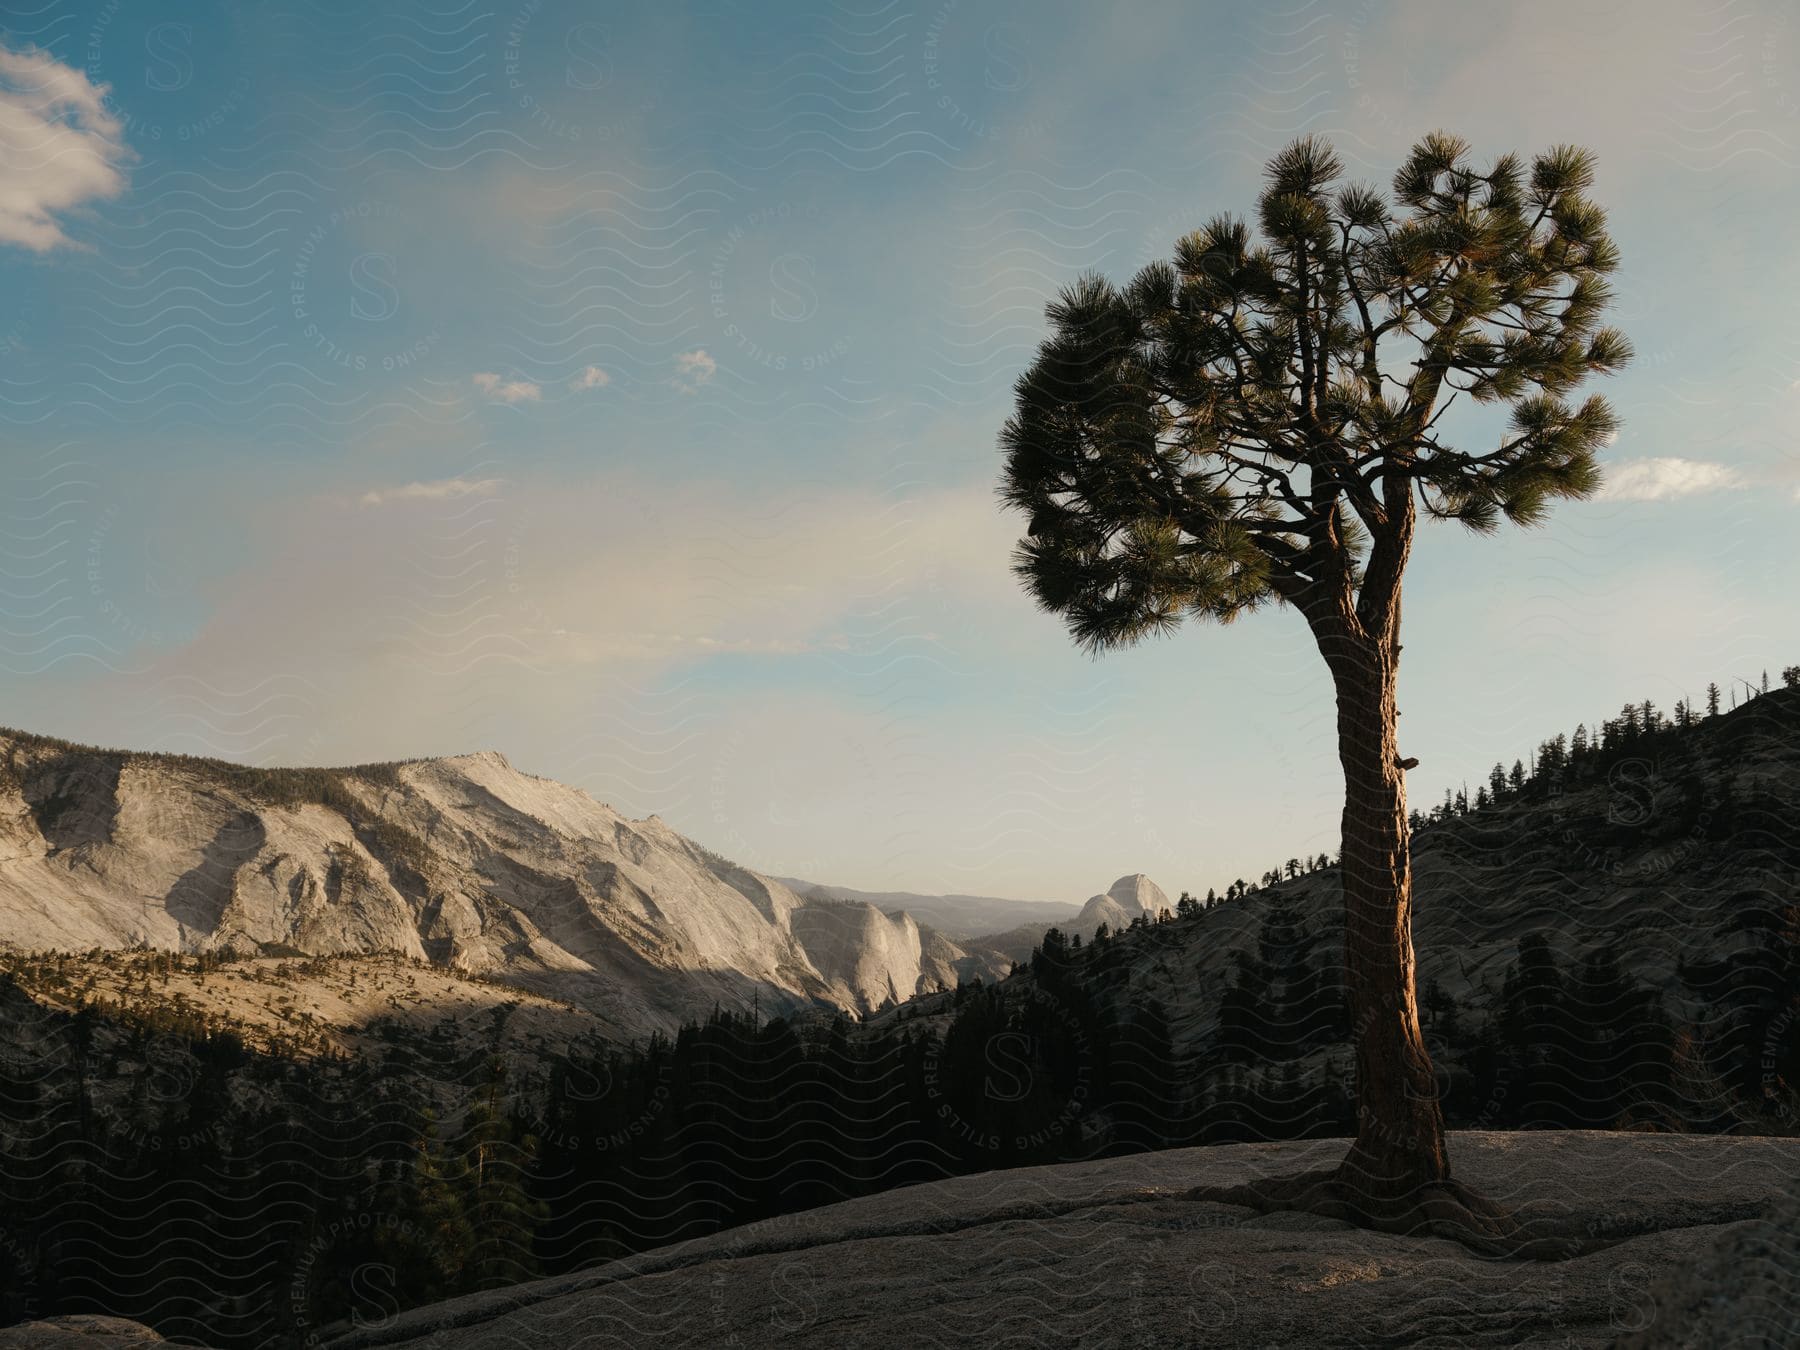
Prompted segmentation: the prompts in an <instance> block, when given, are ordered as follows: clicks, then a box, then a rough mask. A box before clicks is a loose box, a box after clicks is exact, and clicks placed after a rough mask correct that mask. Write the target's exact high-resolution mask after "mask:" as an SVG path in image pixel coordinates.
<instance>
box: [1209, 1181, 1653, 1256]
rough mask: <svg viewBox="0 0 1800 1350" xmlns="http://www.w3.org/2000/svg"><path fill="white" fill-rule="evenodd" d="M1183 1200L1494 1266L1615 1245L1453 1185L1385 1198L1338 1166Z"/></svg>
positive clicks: (1430, 1186)
mask: <svg viewBox="0 0 1800 1350" xmlns="http://www.w3.org/2000/svg"><path fill="white" fill-rule="evenodd" d="M1357 1176H1358V1178H1360V1176H1361V1174H1357ZM1387 1189H1388V1188H1383V1190H1387ZM1187 1198H1188V1199H1190V1200H1205V1201H1211V1202H1213V1203H1215V1204H1221V1205H1243V1206H1246V1207H1247V1208H1250V1209H1254V1210H1257V1211H1259V1212H1261V1213H1265V1214H1267V1213H1271V1212H1273V1211H1276V1210H1299V1211H1301V1212H1303V1213H1307V1214H1316V1215H1319V1216H1320V1217H1321V1218H1327V1219H1339V1220H1342V1221H1344V1222H1346V1223H1353V1224H1355V1225H1356V1226H1357V1227H1359V1228H1371V1229H1374V1230H1375V1231H1377V1232H1382V1233H1400V1234H1404V1235H1406V1236H1409V1237H1426V1236H1429V1237H1442V1238H1449V1239H1451V1240H1453V1241H1456V1242H1460V1243H1461V1244H1462V1245H1463V1246H1465V1247H1467V1248H1469V1250H1471V1251H1473V1252H1475V1253H1477V1254H1478V1255H1481V1256H1485V1257H1489V1258H1492V1259H1495V1260H1524V1261H1566V1260H1569V1259H1570V1258H1572V1257H1576V1256H1584V1255H1586V1254H1587V1253H1589V1252H1592V1251H1598V1250H1599V1249H1601V1248H1602V1247H1610V1246H1612V1245H1613V1243H1614V1242H1615V1241H1617V1240H1618V1239H1617V1238H1607V1239H1600V1238H1594V1237H1591V1236H1589V1235H1587V1234H1585V1233H1581V1234H1576V1233H1572V1232H1570V1231H1569V1229H1570V1225H1569V1224H1568V1223H1567V1222H1566V1221H1558V1220H1556V1219H1554V1218H1550V1217H1532V1218H1526V1217H1523V1216H1520V1215H1516V1214H1512V1213H1509V1212H1508V1211H1507V1210H1505V1209H1504V1208H1502V1207H1501V1206H1500V1205H1498V1204H1496V1203H1495V1202H1494V1201H1492V1200H1490V1199H1488V1197H1486V1196H1485V1195H1482V1194H1481V1193H1480V1192H1479V1191H1476V1190H1472V1189H1470V1188H1469V1187H1467V1186H1465V1185H1463V1184H1462V1183H1461V1182H1460V1181H1456V1180H1444V1181H1432V1182H1425V1183H1422V1184H1420V1185H1418V1186H1415V1187H1413V1188H1411V1189H1410V1190H1400V1191H1397V1192H1394V1193H1389V1194H1376V1193H1372V1192H1371V1189H1370V1188H1369V1187H1367V1186H1366V1185H1358V1184H1357V1179H1353V1178H1352V1177H1350V1176H1346V1174H1345V1169H1344V1168H1342V1167H1338V1168H1328V1169H1326V1170H1323V1171H1318V1172H1304V1173H1301V1174H1300V1175H1298V1176H1291V1177H1267V1178H1263V1179H1261V1180H1257V1181H1251V1182H1246V1183H1244V1184H1243V1185H1241V1186H1198V1187H1195V1188H1194V1189H1193V1190H1192V1191H1189V1192H1188V1196H1187Z"/></svg>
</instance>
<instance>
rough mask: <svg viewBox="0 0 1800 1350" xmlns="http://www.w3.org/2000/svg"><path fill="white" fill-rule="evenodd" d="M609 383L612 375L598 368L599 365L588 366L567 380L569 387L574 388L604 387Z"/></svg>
mask: <svg viewBox="0 0 1800 1350" xmlns="http://www.w3.org/2000/svg"><path fill="white" fill-rule="evenodd" d="M611 383H612V376H610V375H608V374H607V373H606V372H605V371H604V370H602V369H600V367H599V366H589V367H588V368H587V369H586V370H584V371H582V372H581V374H579V375H577V376H576V377H575V378H574V379H572V380H570V381H569V388H571V389H575V390H582V389H604V388H606V386H607V385H609V384H611Z"/></svg>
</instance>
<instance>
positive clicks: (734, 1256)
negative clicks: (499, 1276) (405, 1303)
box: [325, 1132, 1800, 1350]
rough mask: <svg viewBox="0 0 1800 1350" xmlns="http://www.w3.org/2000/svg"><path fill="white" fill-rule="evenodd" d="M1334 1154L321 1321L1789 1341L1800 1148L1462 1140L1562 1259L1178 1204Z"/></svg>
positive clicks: (717, 1239)
mask: <svg viewBox="0 0 1800 1350" xmlns="http://www.w3.org/2000/svg"><path fill="white" fill-rule="evenodd" d="M1343 1147H1344V1145H1343V1141H1341V1140H1322V1141H1314V1142H1309V1143H1284V1144H1248V1145H1235V1146H1230V1147H1224V1148H1211V1149H1182V1150H1176V1151H1172V1152H1166V1153H1155V1154H1145V1155H1139V1156H1135V1157H1127V1158H1115V1159H1109V1160H1106V1161H1103V1162H1097V1163H1088V1164H1076V1165H1068V1166H1061V1167H1046V1168H1028V1169H1022V1170H1018V1171H1009V1172H994V1173H986V1174H983V1175H979V1176H971V1177H963V1178H959V1179H956V1180H951V1181H944V1182H937V1183H933V1184H931V1185H926V1186H915V1187H910V1188H907V1189H904V1190H898V1191H891V1192H888V1193H886V1194H882V1195H877V1196H871V1197H868V1198H865V1199H861V1200H856V1201H851V1202H849V1203H846V1204H840V1205H832V1206H829V1207H827V1208H824V1209H818V1210H813V1211H811V1212H808V1213H804V1214H798V1215H793V1216H789V1217H787V1218H782V1219H777V1220H773V1221H770V1222H767V1223H762V1224H755V1225H751V1226H748V1227H744V1228H738V1229H733V1230H731V1231H728V1232H724V1233H720V1234H717V1235H715V1236H713V1237H710V1238H707V1239H704V1240H701V1241H697V1242H692V1243H686V1244H682V1245H679V1246H676V1247H670V1248H664V1249H662V1250H659V1251H654V1252H648V1253H645V1254H642V1255H640V1256H637V1257H633V1258H630V1259H628V1260H624V1261H618V1262H614V1263H612V1264H610V1265H606V1266H601V1267H598V1268H596V1269H593V1270H590V1271H586V1272H584V1273H582V1274H580V1275H576V1276H571V1277H566V1278H562V1279H558V1280H547V1281H540V1282H537V1283H533V1284H527V1285H521V1286H518V1287H516V1288H511V1289H506V1290H502V1291H497V1292H490V1293H484V1294H478V1295H473V1296H470V1297H467V1298H462V1299H457V1300H454V1301H451V1302H448V1303H443V1304H438V1305H435V1306H432V1307H429V1308H424V1309H420V1310H417V1311H414V1312H409V1313H402V1314H400V1315H398V1316H396V1317H393V1318H390V1319H386V1320H384V1321H383V1322H381V1323H380V1324H378V1325H367V1326H362V1327H355V1328H349V1327H345V1328H335V1329H334V1328H326V1329H325V1333H326V1336H327V1337H328V1338H329V1337H331V1336H333V1335H335V1337H336V1338H335V1339H332V1340H330V1341H329V1343H330V1344H331V1345H333V1346H334V1347H335V1350H364V1348H365V1347H376V1346H407V1347H411V1348H413V1350H425V1348H426V1347H431V1350H488V1348H489V1347H492V1348H493V1350H500V1348H501V1347H505V1350H539V1348H540V1347H541V1348H542V1350H565V1347H569V1346H583V1347H590V1346H641V1345H653V1344H654V1345H679V1346H731V1345H741V1346H760V1345H781V1346H784V1347H789V1348H790V1350H797V1348H799V1347H821V1348H823V1347H834V1350H835V1348H838V1347H868V1348H870V1350H873V1348H874V1347H895V1348H896V1350H899V1348H900V1347H908V1348H911V1347H922V1346H938V1345H941V1346H948V1345H970V1344H980V1345H991V1346H1001V1345H1017V1346H1035V1345H1082V1346H1258V1347H1260V1346H1308V1347H1314V1346H1318V1347H1326V1346H1329V1347H1340V1346H1341V1347H1352V1346H1354V1347H1368V1346H1445V1347H1464V1346H1542V1347H1551V1346H1555V1347H1559V1348H1566V1347H1571V1346H1596V1347H1598V1346H1613V1345H1621V1344H1629V1345H1633V1346H1642V1347H1663V1348H1664V1350H1667V1348H1668V1347H1676V1346H1682V1347H1687V1346H1692V1347H1701V1346H1705V1347H1764V1346H1767V1347H1775V1346H1793V1345H1796V1344H1800V1228H1797V1226H1796V1210H1795V1203H1796V1201H1795V1196H1796V1192H1795V1189H1794V1188H1795V1187H1796V1186H1797V1185H1800V1140H1793V1139H1769V1138H1741V1137H1740V1138H1716V1137H1715V1138H1701V1137H1694V1136H1671V1135H1651V1134H1609V1133H1585V1132H1584V1133H1573V1132H1542V1133H1518V1134H1499V1133H1466V1134H1459V1135H1457V1136H1455V1138H1454V1141H1453V1145H1452V1148H1453V1156H1454V1158H1455V1160H1456V1164H1457V1166H1458V1168H1459V1169H1460V1172H1461V1175H1462V1176H1463V1177H1464V1178H1465V1179H1466V1180H1468V1181H1470V1182H1472V1183H1474V1184H1476V1185H1478V1186H1480V1187H1482V1188H1484V1189H1485V1190H1487V1191H1488V1192H1489V1193H1490V1194H1492V1195H1495V1196H1500V1197H1504V1198H1505V1199H1506V1200H1507V1201H1508V1202H1510V1203H1511V1204H1513V1205H1514V1206H1518V1207H1522V1208H1526V1209H1529V1210H1530V1211H1531V1212H1534V1213H1551V1214H1555V1215H1558V1216H1560V1217H1562V1218H1563V1219H1565V1220H1566V1221H1568V1222H1571V1223H1573V1224H1575V1225H1578V1226H1579V1227H1580V1228H1582V1229H1584V1230H1586V1231H1588V1232H1590V1233H1592V1234H1594V1235H1596V1236H1600V1237H1616V1238H1618V1239H1619V1240H1618V1241H1617V1242H1616V1243H1614V1244H1613V1245H1610V1246H1606V1247H1604V1248H1602V1249H1601V1250H1598V1251H1594V1252H1591V1253H1589V1254H1588V1255H1586V1256H1583V1257H1580V1258H1578V1259H1576V1260H1572V1261H1567V1262H1561V1263H1536V1262H1528V1261H1488V1260H1483V1259H1480V1258H1478V1257H1475V1256H1473V1255H1471V1254H1470V1253H1469V1252H1468V1251H1466V1250H1465V1249H1463V1248H1462V1247H1460V1246H1458V1245H1457V1244H1455V1243H1453V1242H1449V1241H1444V1240H1441V1239H1433V1238H1426V1239H1409V1238H1401V1237H1394V1236H1389V1235H1385V1234H1377V1233H1371V1232H1367V1231H1364V1230H1361V1229H1356V1228H1352V1227H1349V1226H1348V1225H1345V1224H1342V1223H1337V1222H1333V1221H1330V1220H1324V1219H1315V1218H1311V1217H1308V1216H1305V1215H1300V1214H1275V1215H1259V1214H1255V1213H1253V1212H1251V1211H1249V1210H1246V1209H1240V1208H1236V1207H1232V1206H1225V1205H1218V1204H1210V1203H1199V1202H1195V1201H1190V1200H1187V1199H1185V1198H1184V1195H1185V1193H1186V1192H1188V1191H1189V1190H1190V1189H1192V1188H1193V1187H1196V1186H1201V1185H1222V1184H1227V1183H1230V1182H1234V1181H1241V1180H1243V1179H1245V1178H1246V1177H1249V1176H1253V1175H1258V1174H1265V1175H1278V1174H1285V1173H1288V1172H1291V1171H1299V1170H1304V1169H1307V1168H1310V1167H1316V1166H1320V1165H1323V1164H1325V1163H1327V1162H1329V1161H1332V1160H1334V1159H1335V1158H1336V1157H1337V1156H1338V1155H1339V1154H1340V1153H1341V1151H1342V1149H1343Z"/></svg>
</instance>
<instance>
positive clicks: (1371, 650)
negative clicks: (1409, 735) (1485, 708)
mask: <svg viewBox="0 0 1800 1350" xmlns="http://www.w3.org/2000/svg"><path fill="white" fill-rule="evenodd" d="M1394 627H1395V629H1397V628H1398V624H1397V623H1396V624H1395V625H1394ZM1398 655H1399V648H1398V644H1397V643H1395V642H1393V641H1392V640H1391V635H1384V637H1383V638H1377V639H1373V640H1370V639H1366V638H1365V639H1362V640H1354V639H1347V640H1345V641H1344V642H1343V643H1341V644H1340V645H1339V648H1338V650H1337V651H1336V652H1334V653H1327V661H1328V662H1329V663H1330V665H1331V668H1332V675H1333V677H1334V678H1335V680H1336V683H1337V701H1338V757H1339V759H1340V761H1341V762H1342V764H1343V768H1344V818H1343V845H1342V864H1341V875H1342V879H1343V887H1344V964H1345V971H1346V978H1347V981H1348V985H1349V994H1350V1013H1351V1018H1352V1029H1353V1033H1354V1037H1355V1043H1356V1075H1357V1133H1356V1143H1355V1144H1354V1146H1353V1147H1352V1148H1351V1150H1350V1153H1349V1155H1348V1156H1347V1157H1346V1158H1345V1159H1344V1162H1343V1164H1342V1166H1341V1168H1340V1173H1341V1175H1342V1179H1343V1180H1344V1181H1345V1182H1347V1183H1349V1184H1350V1185H1352V1186H1353V1187H1354V1188H1355V1189H1356V1190H1358V1191H1360V1192H1363V1193H1364V1194H1367V1195H1368V1196H1369V1197H1370V1198H1371V1199H1379V1198H1383V1197H1386V1198H1392V1199H1400V1198H1402V1197H1404V1196H1408V1195H1411V1194H1413V1193H1414V1192H1416V1191H1417V1189H1418V1188H1419V1187H1420V1186H1422V1185H1428V1184H1430V1183H1433V1182H1439V1181H1443V1180H1445V1179H1447V1178H1448V1177H1449V1175H1450V1160H1449V1155H1448V1153H1447V1151H1446V1149H1445V1145H1444V1118H1443V1112H1442V1109H1441V1107H1440V1105H1439V1103H1438V1099H1437V1086H1436V1076H1435V1075H1434V1074H1433V1072H1432V1067H1431V1056H1430V1054H1429V1053H1428V1052H1427V1051H1426V1049H1425V1041H1424V1037H1423V1036H1422V1035H1421V1033H1420V1031H1419V1009H1418V1000H1417V995H1416V992H1415V988H1414V980H1413V972H1414V960H1413V944H1412V848H1411V839H1410V837H1409V834H1410V831H1409V829H1408V826H1407V820H1406V814H1407V813H1406V772H1405V770H1404V769H1402V768H1401V767H1400V751H1399V746H1398V744H1397V743H1396V722H1397V718H1396V710H1395V706H1394V700H1395V687H1396V677H1397V675H1398V666H1399V660H1398Z"/></svg>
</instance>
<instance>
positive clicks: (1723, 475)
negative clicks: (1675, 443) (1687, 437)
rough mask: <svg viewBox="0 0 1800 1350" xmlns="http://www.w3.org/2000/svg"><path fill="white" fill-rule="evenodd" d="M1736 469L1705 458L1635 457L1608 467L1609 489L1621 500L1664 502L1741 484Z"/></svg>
mask: <svg viewBox="0 0 1800 1350" xmlns="http://www.w3.org/2000/svg"><path fill="white" fill-rule="evenodd" d="M1742 485H1743V479H1742V478H1741V477H1740V476H1739V474H1738V472H1737V470H1736V469H1733V468H1731V467H1730V466H1729V465H1725V464H1713V463H1710V462H1708V461H1705V460H1698V459H1679V458H1675V457H1673V456H1671V457H1669V458H1665V459H1635V460H1630V461H1628V462H1626V463H1624V464H1620V465H1617V466H1616V467H1611V468H1608V469H1607V472H1606V493H1605V495H1606V496H1608V497H1610V498H1611V499H1612V500H1614V501H1619V502H1661V501H1668V500H1670V499H1671V498H1675V497H1691V496H1694V495H1695V494H1696V493H1701V492H1721V491H1724V490H1725V489H1727V488H1735V487H1741V486H1742Z"/></svg>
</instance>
